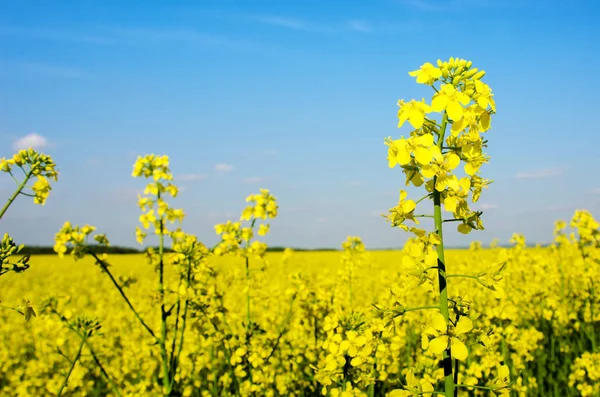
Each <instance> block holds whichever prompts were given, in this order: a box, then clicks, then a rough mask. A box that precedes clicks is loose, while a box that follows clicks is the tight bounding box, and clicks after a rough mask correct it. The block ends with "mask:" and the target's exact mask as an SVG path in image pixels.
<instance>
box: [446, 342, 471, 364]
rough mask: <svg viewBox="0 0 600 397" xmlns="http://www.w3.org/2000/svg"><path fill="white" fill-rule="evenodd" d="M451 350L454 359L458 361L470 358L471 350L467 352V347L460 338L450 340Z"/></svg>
mask: <svg viewBox="0 0 600 397" xmlns="http://www.w3.org/2000/svg"><path fill="white" fill-rule="evenodd" d="M450 344H451V348H452V357H454V358H455V359H457V360H460V361H464V360H466V359H467V357H468V356H469V350H467V346H465V344H464V343H462V342H461V341H460V340H459V339H458V338H452V339H451V340H450Z"/></svg>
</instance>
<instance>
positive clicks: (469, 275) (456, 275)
mask: <svg viewBox="0 0 600 397" xmlns="http://www.w3.org/2000/svg"><path fill="white" fill-rule="evenodd" d="M450 277H462V278H472V279H474V280H478V279H479V277H477V276H473V275H471V274H446V278H450Z"/></svg>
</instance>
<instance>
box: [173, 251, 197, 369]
mask: <svg viewBox="0 0 600 397" xmlns="http://www.w3.org/2000/svg"><path fill="white" fill-rule="evenodd" d="M191 279H192V261H191V259H190V260H189V261H188V269H187V275H186V281H187V283H186V289H189V288H190V283H191ZM189 302H190V299H189V297H187V295H186V298H185V302H184V304H183V315H182V318H181V331H180V334H179V346H178V347H177V354H176V355H175V360H174V361H173V362H172V364H171V366H172V368H173V370H172V372H173V379H175V372H176V369H177V366H178V365H179V360H180V357H181V351H182V350H183V340H184V333H185V328H186V320H187V313H188V307H189Z"/></svg>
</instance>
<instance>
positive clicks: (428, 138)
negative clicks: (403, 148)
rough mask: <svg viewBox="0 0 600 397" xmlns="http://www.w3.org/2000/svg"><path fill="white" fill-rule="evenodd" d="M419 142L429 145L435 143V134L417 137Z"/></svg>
mask: <svg viewBox="0 0 600 397" xmlns="http://www.w3.org/2000/svg"><path fill="white" fill-rule="evenodd" d="M417 143H418V144H419V145H422V146H425V147H429V146H431V145H433V135H431V134H423V135H421V136H420V137H419V138H417Z"/></svg>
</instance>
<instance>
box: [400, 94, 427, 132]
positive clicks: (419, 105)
mask: <svg viewBox="0 0 600 397" xmlns="http://www.w3.org/2000/svg"><path fill="white" fill-rule="evenodd" d="M398 106H400V109H399V110H398V119H399V121H398V128H400V127H402V125H403V124H404V122H405V121H406V120H408V122H409V123H410V124H411V125H412V126H413V127H414V128H416V129H419V128H421V127H422V126H423V123H424V122H425V115H426V114H427V113H431V107H430V106H429V105H427V104H426V103H425V99H423V100H421V102H417V101H415V100H414V99H412V100H411V101H410V102H408V103H405V102H404V100H402V99H401V100H399V101H398Z"/></svg>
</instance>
